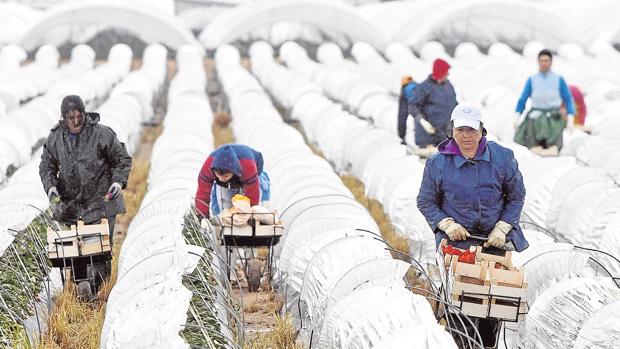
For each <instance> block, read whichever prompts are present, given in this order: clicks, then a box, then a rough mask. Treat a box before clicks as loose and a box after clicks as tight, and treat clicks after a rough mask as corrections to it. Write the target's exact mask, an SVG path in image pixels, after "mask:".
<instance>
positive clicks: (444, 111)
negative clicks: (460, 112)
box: [409, 58, 457, 156]
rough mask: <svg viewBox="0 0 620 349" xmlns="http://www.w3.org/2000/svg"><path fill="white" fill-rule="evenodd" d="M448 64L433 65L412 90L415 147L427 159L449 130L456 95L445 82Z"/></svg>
mask: <svg viewBox="0 0 620 349" xmlns="http://www.w3.org/2000/svg"><path fill="white" fill-rule="evenodd" d="M449 70H450V64H448V62H446V61H445V60H443V59H440V58H438V59H436V60H435V61H434V62H433V72H432V74H431V75H430V76H429V77H428V78H427V79H426V80H424V81H423V82H422V83H421V84H419V85H418V86H417V87H416V88H415V89H414V90H413V97H412V99H411V101H410V102H409V114H411V115H413V118H414V120H415V129H414V134H415V144H416V145H417V146H418V147H419V148H420V150H421V151H422V152H421V153H420V155H421V156H427V155H430V154H432V153H433V152H434V151H435V147H436V146H437V145H438V144H439V143H440V142H441V141H443V140H444V139H445V137H446V135H447V134H448V131H449V130H450V112H452V109H454V106H456V104H457V101H456V93H455V92H454V87H452V84H451V83H450V81H449V80H448V74H449Z"/></svg>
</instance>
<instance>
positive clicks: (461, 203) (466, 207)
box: [417, 137, 529, 252]
mask: <svg viewBox="0 0 620 349" xmlns="http://www.w3.org/2000/svg"><path fill="white" fill-rule="evenodd" d="M438 150H439V152H437V153H435V154H433V155H432V156H431V157H430V158H429V159H428V160H427V162H426V167H425V168H424V176H423V178H422V185H421V187H420V192H419V194H418V198H417V203H418V209H419V210H420V212H422V214H423V215H424V217H425V218H426V220H427V222H428V224H429V225H430V227H431V229H432V230H433V231H434V232H435V242H436V244H439V243H440V242H441V240H442V239H447V238H448V237H447V235H446V234H445V233H444V232H443V231H441V230H440V229H439V228H438V227H437V224H438V223H439V222H440V221H441V220H442V219H444V218H447V217H452V218H453V219H454V221H455V222H457V223H459V224H461V225H462V226H463V227H464V228H465V229H467V231H468V232H469V233H470V234H474V235H481V236H487V235H488V234H489V233H490V232H491V231H492V230H493V228H494V227H495V224H496V223H497V222H498V221H500V220H501V221H504V222H506V223H509V224H511V225H512V230H511V231H510V232H508V234H507V235H506V240H507V241H512V242H513V244H514V245H515V248H516V250H517V251H519V252H520V251H523V250H525V249H526V248H527V247H528V246H529V244H528V242H527V240H526V239H525V236H524V235H523V231H522V230H521V227H520V226H519V218H520V216H521V209H522V208H523V203H524V200H525V186H524V185H523V177H522V176H521V172H520V171H519V167H518V164H517V160H516V159H515V158H514V154H513V152H512V150H510V149H507V148H504V147H502V146H501V145H499V144H497V143H495V142H487V141H486V138H485V137H483V138H482V140H481V141H480V146H479V148H478V152H477V153H476V155H475V157H474V158H473V159H471V160H469V159H466V158H465V157H464V156H463V155H462V154H461V152H460V150H459V148H458V145H457V144H456V142H455V141H454V140H452V139H447V140H445V141H443V142H442V143H441V144H440V145H439V148H438ZM478 244H479V242H478V241H476V240H471V239H468V240H465V241H457V242H454V243H453V245H454V246H456V247H459V248H468V247H469V246H470V245H478Z"/></svg>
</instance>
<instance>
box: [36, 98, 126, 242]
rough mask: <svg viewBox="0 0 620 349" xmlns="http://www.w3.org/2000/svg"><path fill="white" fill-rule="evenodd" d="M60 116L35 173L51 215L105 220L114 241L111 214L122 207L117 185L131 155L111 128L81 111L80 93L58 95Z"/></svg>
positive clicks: (68, 220) (74, 219)
mask: <svg viewBox="0 0 620 349" xmlns="http://www.w3.org/2000/svg"><path fill="white" fill-rule="evenodd" d="M60 113H61V120H60V121H59V122H58V124H56V126H54V127H53V128H52V130H51V132H50V135H49V137H48V138H47V141H46V142H45V144H44V146H43V154H42V155H41V164H40V165H39V175H40V177H41V182H42V183H43V188H44V189H45V192H46V193H47V196H48V198H49V200H50V202H51V207H52V212H53V218H54V220H57V221H59V222H62V223H65V224H76V222H77V220H78V219H81V220H83V221H84V223H85V224H93V223H100V222H101V219H102V218H107V219H108V224H109V230H110V243H113V233H114V225H115V223H116V215H117V214H120V213H124V212H125V201H124V200H123V195H122V191H121V189H124V188H125V187H126V186H127V180H128V178H129V171H130V170H131V156H129V154H127V150H126V149H125V145H124V144H123V143H121V142H120V141H119V140H118V138H117V137H116V134H115V133H114V131H112V129H111V128H109V127H108V126H104V125H100V124H99V114H98V113H93V112H86V111H85V107H84V102H83V101H82V99H81V98H80V97H79V96H75V95H70V96H66V97H64V98H63V100H62V103H61V105H60Z"/></svg>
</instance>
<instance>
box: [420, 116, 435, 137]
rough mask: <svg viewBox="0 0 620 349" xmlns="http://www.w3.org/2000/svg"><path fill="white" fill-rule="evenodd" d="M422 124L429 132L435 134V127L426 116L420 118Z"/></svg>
mask: <svg viewBox="0 0 620 349" xmlns="http://www.w3.org/2000/svg"><path fill="white" fill-rule="evenodd" d="M420 125H421V126H422V128H423V129H424V131H426V132H427V133H430V134H435V128H434V127H433V125H431V123H430V122H428V121H426V119H425V118H422V117H421V118H420Z"/></svg>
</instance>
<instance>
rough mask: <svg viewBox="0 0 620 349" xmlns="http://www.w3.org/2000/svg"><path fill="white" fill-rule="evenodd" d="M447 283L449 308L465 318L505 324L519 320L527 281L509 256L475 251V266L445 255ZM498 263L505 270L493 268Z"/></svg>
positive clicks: (508, 253)
mask: <svg viewBox="0 0 620 349" xmlns="http://www.w3.org/2000/svg"><path fill="white" fill-rule="evenodd" d="M444 261H445V266H446V268H447V272H448V280H450V287H451V291H450V292H451V295H452V305H454V306H456V307H458V308H460V309H461V311H462V312H463V313H464V314H465V315H469V316H475V317H480V318H486V317H493V318H498V319H503V320H507V321H517V320H519V319H522V318H523V316H524V314H525V311H526V304H525V300H524V297H525V292H526V291H527V282H526V281H525V274H524V272H523V270H522V269H521V270H520V269H518V268H515V267H514V266H513V265H512V254H511V252H510V251H507V252H506V255H505V256H496V255H491V254H486V253H483V252H482V248H481V247H480V246H478V247H477V249H476V263H475V264H469V263H463V262H459V261H458V256H453V255H449V254H447V255H445V256H444ZM495 263H500V264H502V265H503V266H505V267H506V268H508V269H503V268H502V269H500V268H495Z"/></svg>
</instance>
